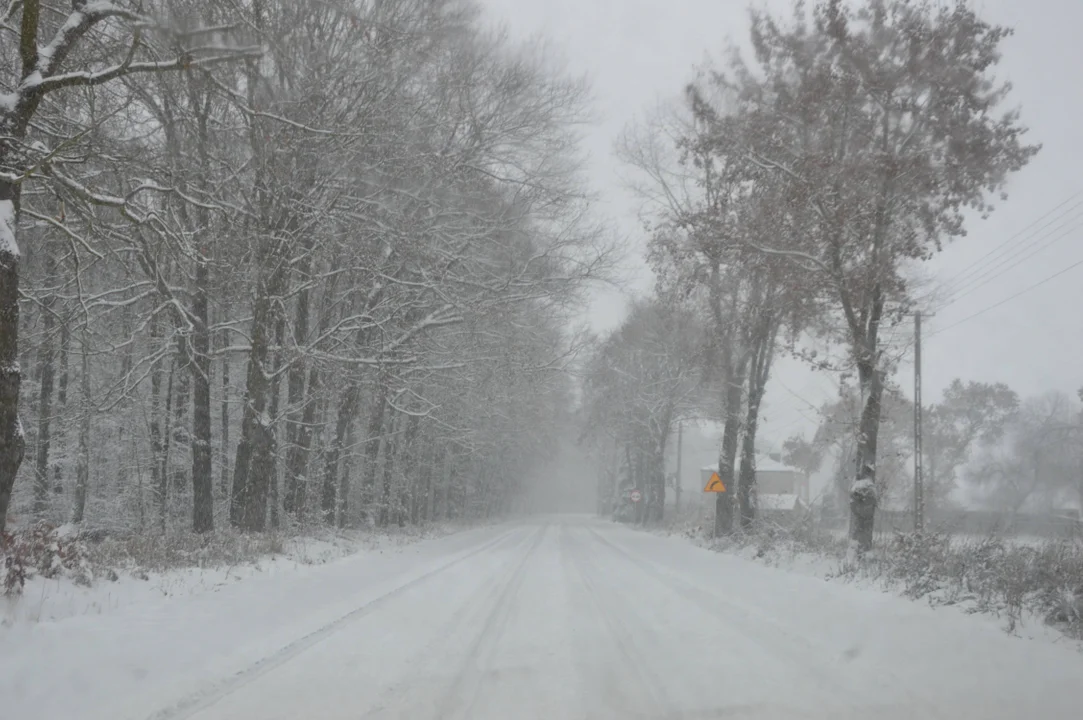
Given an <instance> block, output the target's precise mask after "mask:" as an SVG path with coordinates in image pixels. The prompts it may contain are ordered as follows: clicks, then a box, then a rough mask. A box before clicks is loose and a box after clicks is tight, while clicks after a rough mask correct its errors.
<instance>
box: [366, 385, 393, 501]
mask: <svg viewBox="0 0 1083 720" xmlns="http://www.w3.org/2000/svg"><path fill="white" fill-rule="evenodd" d="M386 392H387V390H386V385H385V384H384V380H383V377H382V376H381V379H380V381H379V382H378V384H377V387H376V391H375V393H373V398H372V411H371V412H370V413H369V422H368V427H367V429H366V431H365V486H364V493H365V501H366V502H365V505H366V508H365V509H366V511H368V512H371V510H372V509H373V506H374V505H375V504H376V502H375V501H376V475H377V471H378V469H379V468H378V467H377V464H376V463H377V461H378V460H379V457H380V445H381V439H382V435H383V428H384V411H385V409H386V405H387V394H386Z"/></svg>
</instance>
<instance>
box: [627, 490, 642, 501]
mask: <svg viewBox="0 0 1083 720" xmlns="http://www.w3.org/2000/svg"><path fill="white" fill-rule="evenodd" d="M628 497H630V498H631V499H632V502H635V503H637V502H639V501H640V500H642V499H643V493H641V492H639V491H638V490H633V491H632V494H631V495H629V496H628Z"/></svg>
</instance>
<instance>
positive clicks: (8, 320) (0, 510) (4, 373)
mask: <svg viewBox="0 0 1083 720" xmlns="http://www.w3.org/2000/svg"><path fill="white" fill-rule="evenodd" d="M10 130H11V128H10V126H8V125H7V124H0V135H8V134H9V133H10ZM0 143H3V144H4V145H6V143H7V141H6V140H5V141H0ZM10 152H11V151H10V150H5V149H4V148H2V147H0V165H3V166H5V167H7V166H8V162H7V159H8V158H7V155H8V154H9V153H10ZM18 193H19V190H18V186H16V185H13V184H12V183H10V182H6V181H3V180H0V530H3V529H4V527H5V525H6V523H7V514H8V506H9V505H10V504H11V491H12V488H14V487H15V475H16V474H17V473H18V472H19V465H21V464H22V462H23V453H24V452H25V450H26V437H25V436H24V434H23V427H22V424H21V423H20V422H19V390H20V388H21V385H22V371H21V370H20V368H19V249H18V246H17V245H16V244H15V232H16V231H15V226H16V225H17V223H18V215H17V206H18Z"/></svg>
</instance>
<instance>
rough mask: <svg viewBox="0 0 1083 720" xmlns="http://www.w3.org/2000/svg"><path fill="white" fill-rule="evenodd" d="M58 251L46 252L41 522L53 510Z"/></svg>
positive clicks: (38, 482)
mask: <svg viewBox="0 0 1083 720" xmlns="http://www.w3.org/2000/svg"><path fill="white" fill-rule="evenodd" d="M56 255H57V248H56V247H55V244H54V243H49V245H48V246H46V248H45V285H46V287H47V288H48V292H49V294H48V295H46V296H45V297H44V298H43V299H42V302H41V313H42V315H41V331H42V333H41V334H42V338H41V346H40V347H39V348H38V377H39V378H40V380H41V382H40V385H39V392H38V442H37V458H36V459H37V462H36V464H35V467H34V506H33V512H34V517H35V518H37V519H39V520H41V519H42V518H43V517H44V516H45V513H46V511H47V510H48V509H49V449H50V448H49V445H50V441H51V435H50V429H51V424H52V419H53V418H52V415H53V380H54V377H55V370H56V366H55V358H56V353H55V352H54V349H53V327H54V325H55V318H54V316H53V306H54V305H55V304H56V295H55V294H54V292H53V290H54V288H56V286H57V283H58V277H57V263H56Z"/></svg>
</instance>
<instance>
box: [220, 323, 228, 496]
mask: <svg viewBox="0 0 1083 720" xmlns="http://www.w3.org/2000/svg"><path fill="white" fill-rule="evenodd" d="M228 344H229V340H228V338H227V336H226V333H225V331H224V330H223V331H222V333H221V334H220V335H219V345H221V346H222V347H223V348H224V347H226V346H227V345H228ZM220 422H221V425H222V445H221V460H220V462H221V465H222V466H221V468H219V471H220V473H221V475H220V476H219V479H218V484H219V485H221V488H220V490H221V493H222V495H223V496H226V495H228V493H229V353H228V352H223V353H222V405H221V421H220Z"/></svg>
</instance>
